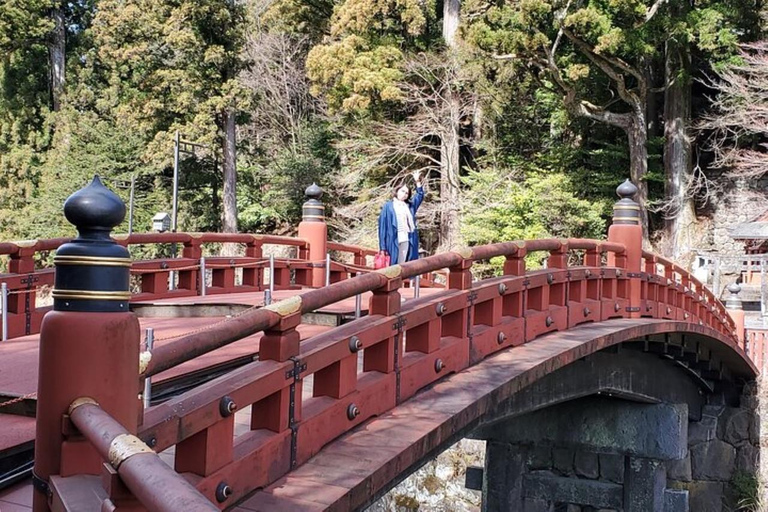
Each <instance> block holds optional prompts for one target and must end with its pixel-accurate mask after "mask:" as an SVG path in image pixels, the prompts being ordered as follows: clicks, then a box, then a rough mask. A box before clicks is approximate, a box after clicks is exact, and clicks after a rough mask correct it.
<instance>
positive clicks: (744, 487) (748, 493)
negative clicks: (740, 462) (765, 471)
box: [730, 470, 763, 512]
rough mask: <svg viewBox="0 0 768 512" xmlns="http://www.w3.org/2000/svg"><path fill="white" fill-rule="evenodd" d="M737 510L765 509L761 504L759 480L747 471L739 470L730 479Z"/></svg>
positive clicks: (744, 511)
mask: <svg viewBox="0 0 768 512" xmlns="http://www.w3.org/2000/svg"><path fill="white" fill-rule="evenodd" d="M730 486H731V491H732V492H733V496H734V501H735V504H736V509H735V510H736V511H738V512H757V511H759V510H763V508H762V507H761V506H760V493H759V482H758V479H757V477H756V476H755V475H754V474H753V473H750V472H747V471H741V470H739V471H737V472H736V473H734V475H733V477H732V478H731V481H730Z"/></svg>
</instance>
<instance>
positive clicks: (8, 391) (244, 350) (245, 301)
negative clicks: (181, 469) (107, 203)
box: [0, 288, 437, 512]
mask: <svg viewBox="0 0 768 512" xmlns="http://www.w3.org/2000/svg"><path fill="white" fill-rule="evenodd" d="M309 290H311V288H306V289H301V290H278V291H275V293H274V295H273V300H275V301H278V300H283V299H286V298H289V297H291V296H294V295H297V294H302V293H304V292H306V291H309ZM436 291H437V289H434V290H433V289H422V290H421V292H422V294H424V295H427V294H430V293H435V292H436ZM402 294H403V297H404V298H406V300H407V299H408V298H412V297H413V290H412V289H410V288H404V289H402ZM369 295H370V294H363V297H362V303H363V307H364V309H363V313H364V314H365V312H366V309H365V308H367V303H368V297H369ZM263 303H264V294H263V292H252V293H237V294H226V295H225V294H219V295H208V296H206V297H184V298H172V299H161V300H155V301H147V302H138V303H137V304H142V305H147V304H156V305H172V304H178V305H193V304H195V305H204V304H207V305H213V304H228V305H238V306H248V307H250V306H256V305H261V304H263ZM354 312H355V299H354V298H350V299H346V300H343V301H340V302H337V303H335V304H332V305H330V306H328V307H325V308H322V309H320V310H318V311H317V313H322V314H327V315H342V316H351V315H353V314H354ZM224 319H225V317H222V316H217V317H214V316H211V317H204V318H200V317H198V318H158V317H140V318H139V323H140V325H141V328H142V330H143V329H145V328H147V327H152V328H154V330H155V338H156V342H155V346H160V345H162V344H163V343H167V342H168V341H171V339H173V338H172V337H174V336H178V335H181V334H185V333H188V332H191V331H194V330H197V329H201V328H204V327H206V326H209V325H211V324H213V323H215V322H219V321H222V320H224ZM330 328H331V326H329V325H313V324H301V325H300V326H299V327H298V331H299V333H300V334H301V339H302V340H304V339H307V338H310V337H312V336H314V335H316V334H319V333H321V332H325V331H327V330H328V329H330ZM261 336H262V334H261V333H257V334H254V335H252V336H249V337H247V338H244V339H242V340H239V341H237V342H235V343H232V344H230V345H228V346H226V347H222V348H220V349H218V350H215V351H213V352H210V353H208V354H205V355H203V356H200V357H198V358H196V359H193V360H191V361H188V362H186V363H183V364H181V365H179V366H177V367H175V368H171V369H169V370H167V371H165V372H162V373H160V374H158V375H157V376H155V377H154V378H153V383H154V384H162V383H164V382H168V381H172V380H173V379H177V378H180V377H184V376H185V375H189V374H190V373H193V372H205V371H206V370H209V369H211V368H215V367H218V366H222V365H225V364H227V363H229V362H232V361H234V360H237V359H240V358H244V357H249V356H251V357H252V356H253V355H255V354H256V353H258V350H259V340H260V339H261ZM39 342H40V336H39V334H34V335H30V336H25V337H21V338H15V339H12V340H9V341H7V342H4V343H0V396H1V395H6V396H7V395H26V394H30V393H34V392H35V391H36V390H37V375H38V373H37V372H38V345H39ZM311 389H312V388H311V386H308V388H307V390H308V391H307V392H311V391H310V390H311ZM2 401H3V400H2V399H0V402H2ZM249 410H250V408H247V409H243V410H242V411H240V412H239V413H238V416H242V418H243V419H242V421H240V422H239V423H242V425H239V427H240V429H247V428H248V427H249V420H248V419H247V418H248V415H249V414H250V413H249ZM34 433H35V419H34V418H30V417H24V416H18V415H13V414H0V454H2V453H3V452H8V451H12V450H14V449H16V448H18V447H21V446H23V445H25V444H29V443H31V442H32V441H34ZM240 433H241V432H240V430H238V431H236V432H235V435H238V434H240ZM163 458H164V460H166V462H168V463H169V464H170V465H173V451H172V450H170V451H167V452H166V453H164V454H163ZM31 496H32V493H31V484H29V483H27V482H23V483H21V484H17V485H15V486H12V487H10V488H8V489H5V490H0V511H2V512H6V510H9V511H11V512H13V511H15V510H27V509H26V508H24V507H25V506H27V505H28V504H29V505H31V499H32V498H31ZM27 502H29V503H27Z"/></svg>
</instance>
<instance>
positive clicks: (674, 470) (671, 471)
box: [666, 453, 691, 482]
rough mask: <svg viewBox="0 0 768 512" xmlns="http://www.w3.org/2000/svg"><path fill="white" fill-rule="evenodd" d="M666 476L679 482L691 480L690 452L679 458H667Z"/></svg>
mask: <svg viewBox="0 0 768 512" xmlns="http://www.w3.org/2000/svg"><path fill="white" fill-rule="evenodd" d="M666 466H667V478H669V479H670V480H679V481H681V482H690V481H691V454H690V453H689V454H688V455H686V456H685V457H684V458H682V459H680V460H668V461H667V462H666Z"/></svg>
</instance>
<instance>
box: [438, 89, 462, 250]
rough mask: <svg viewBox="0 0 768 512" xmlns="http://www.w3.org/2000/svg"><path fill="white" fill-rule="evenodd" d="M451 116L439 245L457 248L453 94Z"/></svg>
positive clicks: (443, 149) (443, 147)
mask: <svg viewBox="0 0 768 512" xmlns="http://www.w3.org/2000/svg"><path fill="white" fill-rule="evenodd" d="M447 101H448V107H449V109H448V110H449V113H448V116H447V119H446V120H445V122H446V124H445V126H444V128H443V133H442V137H441V140H440V201H441V203H442V204H441V208H440V246H441V247H442V248H443V249H446V250H447V249H451V248H455V247H457V246H458V245H459V244H460V241H461V233H460V231H459V211H460V204H459V192H460V189H459V174H460V170H461V169H460V162H459V143H460V136H459V122H460V121H461V119H460V117H461V106H460V103H459V99H458V98H457V97H456V96H455V95H454V94H453V93H450V94H449V95H448V98H447Z"/></svg>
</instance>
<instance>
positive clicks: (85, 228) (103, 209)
mask: <svg viewBox="0 0 768 512" xmlns="http://www.w3.org/2000/svg"><path fill="white" fill-rule="evenodd" d="M64 215H65V216H66V217H67V220H68V221H69V222H70V223H72V224H74V225H75V227H77V231H78V232H79V233H80V236H81V237H82V238H94V237H95V238H103V237H107V236H109V233H110V232H111V231H112V229H113V228H114V227H115V226H117V225H119V224H120V223H121V222H123V219H124V218H125V203H123V201H122V200H121V199H120V198H119V197H118V196H117V194H115V193H114V192H112V191H111V190H109V189H108V188H107V187H105V186H104V184H103V183H102V182H101V180H100V179H99V177H98V176H94V177H93V181H91V183H89V184H88V186H86V187H84V188H81V189H80V190H78V191H77V192H75V193H74V194H72V195H71V196H69V198H67V200H66V201H65V202H64Z"/></svg>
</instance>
